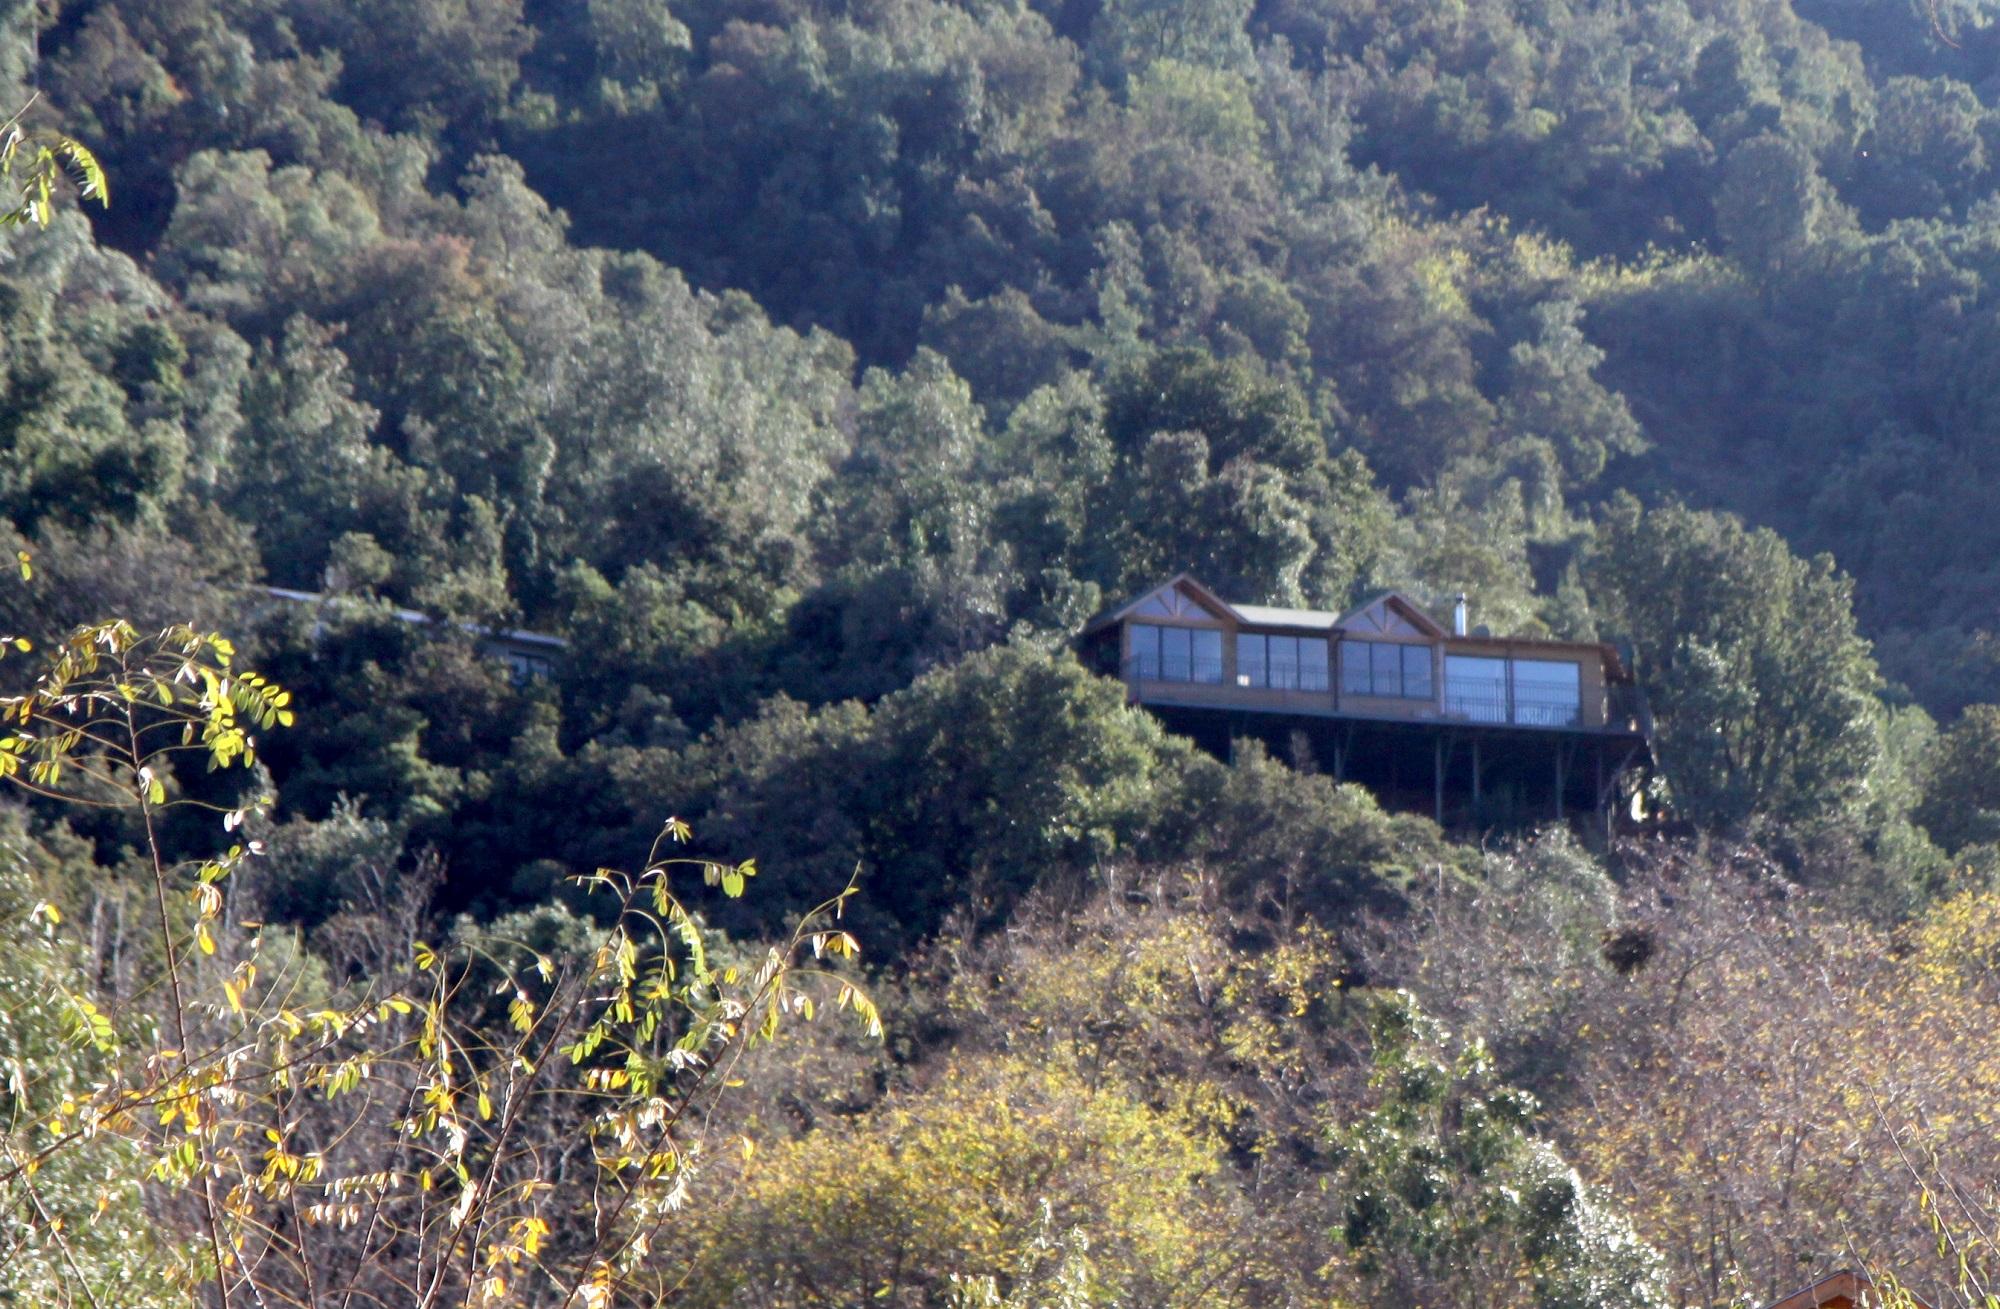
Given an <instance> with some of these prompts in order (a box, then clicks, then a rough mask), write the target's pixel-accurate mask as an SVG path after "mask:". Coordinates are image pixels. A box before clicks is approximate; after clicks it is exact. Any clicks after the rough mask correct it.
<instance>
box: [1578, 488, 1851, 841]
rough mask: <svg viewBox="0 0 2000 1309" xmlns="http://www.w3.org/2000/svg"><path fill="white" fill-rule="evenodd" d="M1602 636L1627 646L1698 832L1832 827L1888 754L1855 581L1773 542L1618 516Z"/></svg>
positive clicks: (1624, 511) (1604, 549) (1667, 766)
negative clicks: (1761, 823)
mask: <svg viewBox="0 0 2000 1309" xmlns="http://www.w3.org/2000/svg"><path fill="white" fill-rule="evenodd" d="M1591 575H1592V582H1593V590H1594V591H1595V592H1596V593H1597V594H1599V595H1600V596H1601V597H1602V598H1603V602H1604V606H1605V609H1604V612H1605V627H1606V629H1607V630H1608V631H1610V632H1613V633H1617V634H1621V635H1624V636H1627V637H1629V638H1630V639H1631V641H1632V643H1633V647H1634V650H1635V652H1636V660H1637V662H1636V668H1635V671H1636V673H1637V675H1638V677H1639V679H1640V681H1641V682H1642V684H1643V685H1644V686H1645V688H1646V691H1647V694H1648V696H1649V697H1650V698H1651V700H1652V705H1653V712H1654V717H1655V721H1656V724H1657V728H1658V748H1659V755H1660V760H1659V762H1660V766H1661V769H1662V770H1663V771H1664V772H1665V773H1666V775H1667V779H1668V782H1669V784H1670V785H1671V786H1672V788H1673V794H1674V801H1675V804H1676V806H1677V807H1678V808H1679V809H1680V810H1681V811H1682V812H1683V813H1685V814H1686V815H1687V816H1688V817H1689V818H1692V819H1693V820H1695V821H1696V822H1698V823H1702V824H1704V825H1711V824H1712V825H1722V826H1727V825H1731V824H1738V823H1742V822H1743V821H1745V820H1746V819H1748V818H1750V817H1751V816H1752V815H1755V814H1762V815H1766V816H1769V817H1772V818H1777V819H1780V820H1787V821H1792V820H1800V819H1813V818H1823V817H1828V816H1831V815H1834V814H1837V813H1839V812H1840V811H1842V810H1843V809H1845V808H1846V807H1847V806H1849V805H1852V804H1854V803H1855V802H1856V801H1857V800H1858V799H1859V798H1860V797H1861V794H1862V788H1863V786H1864V784H1865V783H1866V781H1867V779H1868V776H1869V774H1870V772H1871V770H1873V769H1874V768H1875V767H1876V765H1877V763H1878V760H1879V759H1880V756H1881V741H1880V724H1879V716H1880V710H1879V706H1878V705H1877V702H1876V700H1875V696H1874V691H1875V686H1876V682H1877V674H1876V671H1875V661H1874V659H1873V658H1872V657H1871V655H1870V653H1869V647H1868V643H1867V642H1866V641H1864V640H1863V639H1862V638H1861V637H1860V635H1859V634H1857V633H1856V631H1855V628H1854V613H1853V609H1852V594H1853V585H1852V583H1851V582H1850V581H1849V580H1848V579H1847V578H1846V577H1845V576H1844V575H1842V574H1841V573H1839V572H1837V571H1836V570H1835V568H1834V565H1833V560H1832V559H1830V558H1828V557H1827V556H1825V555H1821V556H1819V557H1817V558H1815V559H1811V560H1806V559H1800V558H1798V557H1796V556H1795V555H1793V554H1792V552H1791V551H1790V550H1789V549H1787V548H1786V546H1785V543H1784V542H1783V541H1782V540H1780V539H1779V538H1778V536H1777V535H1776V534H1775V533H1773V532H1771V531H1769V530H1763V529H1760V530H1756V531H1752V530H1750V529H1747V528H1745V527H1744V526H1743V524H1742V523H1741V522H1740V521H1738V520H1737V519H1734V518H1731V517H1728V516H1726V515H1721V514H1713V513H1701V512H1697V511H1694V510H1690V509H1685V508H1681V507H1678V506H1669V507H1666V508H1662V509H1655V510H1653V511H1651V512H1641V510H1640V508H1639V505H1638V503H1637V501H1634V500H1631V499H1629V498H1627V499H1624V500H1621V501H1620V502H1619V503H1618V504H1616V505H1614V506H1613V508H1612V511H1611V514H1610V516H1609V521H1608V522H1607V524H1606V527H1605V530H1604V533H1603V535H1602V537H1601V538H1600V540H1599V542H1598V545H1597V547H1596V550H1595V552H1594V554H1593V556H1592V559H1591Z"/></svg>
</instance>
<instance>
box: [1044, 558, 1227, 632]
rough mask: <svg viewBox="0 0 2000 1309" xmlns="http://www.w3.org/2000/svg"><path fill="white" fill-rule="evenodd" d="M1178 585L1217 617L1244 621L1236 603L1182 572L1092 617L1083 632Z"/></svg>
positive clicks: (1129, 610)
mask: <svg viewBox="0 0 2000 1309" xmlns="http://www.w3.org/2000/svg"><path fill="white" fill-rule="evenodd" d="M1176 587H1178V588H1180V589H1181V590H1184V591H1186V592H1187V593H1188V594H1190V595H1192V596H1193V597H1194V598H1195V600H1196V602H1198V603H1199V604H1201V605H1202V606H1203V607H1204V608H1206V609H1209V610H1211V611H1213V612H1214V614H1215V616H1216V617H1217V618H1234V619H1236V620H1237V621H1238V622H1242V621H1243V619H1242V615H1241V614H1240V613H1239V612H1238V611H1237V607H1236V606H1235V605H1232V604H1230V603H1229V601H1227V600H1225V599H1223V598H1222V597H1221V596H1219V595H1217V594H1216V593H1215V592H1213V591H1211V590H1209V589H1208V588H1207V587H1206V586H1203V585H1202V584H1201V583H1200V582H1198V581H1196V580H1195V579H1194V578H1193V577H1191V576H1189V575H1188V574H1187V573H1181V574H1178V575H1176V576H1175V577H1173V578H1172V579H1171V580H1169V581H1165V582H1162V583H1160V585H1158V586H1155V587H1149V588H1148V589H1146V590H1144V591H1141V592H1140V593H1139V594H1138V595H1135V596H1133V597H1132V598H1131V599H1130V600H1127V601H1126V602H1125V603H1124V604H1122V605H1119V606H1118V607H1117V608H1116V609H1113V610H1111V611H1109V612H1108V613H1102V614H1099V615H1098V616H1097V617H1095V618H1093V619H1091V620H1090V621H1089V622H1088V623H1086V624H1084V628H1083V634H1084V635H1085V636H1088V635H1090V634H1091V633H1092V632H1095V631H1099V630H1101V629H1103V628H1106V627H1109V626H1110V625H1111V624H1113V623H1115V622H1117V621H1119V620H1120V619H1122V618H1124V617H1125V616H1126V615H1127V614H1129V613H1131V612H1132V611H1133V610H1134V609H1137V608H1138V607H1139V606H1140V605H1142V604H1144V603H1146V602H1147V601H1148V600H1150V599H1152V598H1153V597H1154V596H1156V595H1158V594H1160V592H1162V591H1171V590H1173V589H1175V588H1176Z"/></svg>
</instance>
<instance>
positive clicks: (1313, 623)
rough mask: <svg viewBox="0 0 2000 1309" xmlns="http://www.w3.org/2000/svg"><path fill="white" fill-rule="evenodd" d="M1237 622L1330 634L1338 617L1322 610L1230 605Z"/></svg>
mask: <svg viewBox="0 0 2000 1309" xmlns="http://www.w3.org/2000/svg"><path fill="white" fill-rule="evenodd" d="M1230 608H1231V609H1233V610H1235V611H1236V617H1237V619H1238V621H1240V622H1242V623H1244V624H1246V625H1247V626H1250V627H1305V628H1310V629H1311V630H1313V631H1315V632H1330V631H1332V630H1333V628H1334V625H1335V624H1336V623H1338V622H1339V621H1340V615H1338V614H1330V613H1328V612H1326V611H1325V610H1324V609H1279V608H1276V607H1274V606H1272V605H1231V606H1230Z"/></svg>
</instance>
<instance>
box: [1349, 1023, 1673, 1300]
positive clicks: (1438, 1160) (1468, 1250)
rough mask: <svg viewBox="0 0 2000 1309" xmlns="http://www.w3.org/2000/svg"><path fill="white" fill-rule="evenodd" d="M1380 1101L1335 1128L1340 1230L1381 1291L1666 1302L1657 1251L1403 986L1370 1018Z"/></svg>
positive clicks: (1483, 1056)
mask: <svg viewBox="0 0 2000 1309" xmlns="http://www.w3.org/2000/svg"><path fill="white" fill-rule="evenodd" d="M1371 1031H1372V1033H1373V1036H1374V1054H1373V1062H1374V1073H1373V1078H1372V1087H1373V1089H1374V1091H1375V1093H1376V1097H1377V1103H1376V1104H1375V1105H1374V1106H1373V1107H1371V1108H1370V1109H1369V1110H1368V1111H1367V1112H1365V1113H1364V1114H1362V1115H1361V1116H1360V1117H1359V1118H1357V1119H1356V1120H1355V1121H1354V1122H1353V1123H1352V1124H1350V1125H1347V1126H1345V1127H1343V1128H1341V1129H1340V1130H1339V1131H1337V1132H1336V1133H1335V1136H1334V1141H1333V1148H1334V1150H1335V1152H1336V1155H1337V1157H1338V1159H1339V1161H1340V1188H1341V1189H1340V1194H1341V1195H1342V1196H1343V1197H1344V1200H1345V1212H1344V1214H1343V1216H1342V1220H1341V1233H1342V1239H1343V1240H1344V1242H1345V1243H1346V1245H1347V1247H1348V1249H1349V1250H1351V1251H1352V1252H1353V1257H1354V1259H1355V1261H1356V1266H1357V1269H1358V1270H1359V1272H1360V1273H1361V1275H1362V1277H1363V1278H1364V1279H1365V1280H1366V1281H1367V1283H1368V1284H1369V1285H1370V1286H1371V1288H1373V1289H1374V1291H1375V1293H1376V1295H1377V1296H1379V1297H1383V1298H1390V1299H1395V1300H1398V1301H1403V1302H1409V1303H1420V1302H1428V1301H1430V1300H1431V1299H1432V1298H1433V1297H1443V1298H1445V1299H1448V1300H1455V1299H1458V1298H1461V1297H1464V1296H1467V1295H1469V1294H1473V1293H1474V1291H1473V1288H1475V1287H1477V1288H1478V1290H1477V1292H1476V1294H1478V1295H1480V1296H1482V1297H1494V1298H1512V1297H1513V1296H1514V1295H1516V1294H1519V1293H1520V1292H1522V1291H1526V1292H1527V1295H1526V1296H1525V1297H1524V1299H1525V1300H1526V1302H1527V1303H1530V1304H1534V1305H1538V1306H1549V1307H1550V1309H1556V1307H1557V1306H1561V1307H1562V1309H1588V1307H1590V1306H1610V1305H1620V1304H1635V1303H1636V1304H1642V1305H1665V1304H1668V1303H1669V1299H1668V1296H1667V1289H1666V1286H1665V1283H1664V1279H1663V1277H1662V1268H1661V1262H1660V1257H1659V1255H1658V1254H1657V1253H1656V1252H1655V1251H1654V1250H1653V1249H1651V1248H1650V1247H1649V1246H1647V1245H1646V1244H1645V1243H1644V1242H1643V1241H1641V1240H1640V1239H1639V1238H1638V1236H1637V1235H1636V1234H1635V1233H1634V1232H1633V1230H1632V1228H1631V1226H1630V1224H1629V1223H1627V1222H1625V1221H1624V1220H1622V1219H1620V1218H1618V1217H1617V1216H1616V1215H1615V1214H1614V1213H1613V1212H1611V1211H1610V1210H1608V1209H1607V1208H1606V1207H1605V1200H1604V1197H1603V1196H1602V1195H1601V1194H1598V1193H1595V1192H1593V1191H1592V1190H1591V1188H1589V1187H1588V1186H1586V1185H1585V1184H1584V1182H1583V1181H1582V1179H1581V1178H1579V1177H1578V1176H1577V1173H1576V1171H1575V1169H1573V1168H1571V1167H1569V1166H1568V1165H1567V1164H1565V1163H1564V1162H1563V1160H1562V1158H1561V1156H1560V1155H1558V1154H1557V1153H1556V1151H1555V1149H1554V1147H1553V1146H1551V1145H1549V1144H1548V1143H1547V1142H1544V1141H1540V1140H1537V1139H1536V1138H1535V1137H1534V1136H1533V1135H1532V1133H1531V1132H1530V1130H1529V1129H1530V1124H1531V1121H1532V1117H1533V1114H1534V1111H1535V1107H1536V1106H1535V1100H1534V1097H1533V1096H1531V1095H1529V1094H1528V1093H1527V1092H1525V1091H1520V1090H1516V1089H1514V1088H1512V1087H1508V1086H1505V1085H1503V1084H1500V1083H1499V1082H1498V1081H1497V1080H1496V1079H1495V1077H1494V1075H1493V1068H1492V1063H1491V1060H1490V1058H1489V1057H1488V1055H1487V1053H1486V1050H1485V1048H1484V1046H1483V1045H1481V1044H1480V1043H1479V1042H1478V1041H1477V1040H1473V1041H1470V1042H1466V1043H1463V1044H1460V1043H1458V1042H1455V1041H1453V1040H1452V1038H1451V1036H1450V1034H1449V1033H1447V1032H1446V1031H1445V1030H1444V1029H1443V1028H1442V1027H1441V1026H1440V1025H1439V1024H1438V1023H1437V1022H1436V1021H1435V1020H1433V1019H1431V1018H1429V1017H1427V1016H1425V1014H1424V1013H1423V1012H1422V1010H1421V1009H1419V1008H1418V1007H1417V1005H1416V1003H1415V1002H1414V1000H1413V999H1412V998H1411V997H1410V996H1408V995H1407V994H1404V993H1400V992H1399V993H1395V994H1391V995H1386V996H1383V997H1381V998H1380V1000H1379V1002H1378V1005H1377V1009H1376V1012H1375V1015H1374V1017H1373V1020H1372V1022H1371Z"/></svg>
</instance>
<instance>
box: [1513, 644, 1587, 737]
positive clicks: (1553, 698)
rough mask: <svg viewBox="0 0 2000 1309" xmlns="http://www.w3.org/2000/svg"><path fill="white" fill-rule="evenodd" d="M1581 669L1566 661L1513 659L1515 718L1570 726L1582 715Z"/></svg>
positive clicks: (1522, 720) (1542, 725)
mask: <svg viewBox="0 0 2000 1309" xmlns="http://www.w3.org/2000/svg"><path fill="white" fill-rule="evenodd" d="M1581 674H1582V669H1581V668H1579V667H1578V666H1577V665H1576V664H1573V663H1570V662H1569V661H1567V660H1557V659H1516V660H1515V661H1514V721H1515V722H1517V723H1531V724H1533V725H1535V726H1537V727H1570V726H1574V725H1575V724H1576V722H1577V721H1578V720H1579V719H1581V718H1582V717H1583V689H1582V685H1581Z"/></svg>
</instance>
